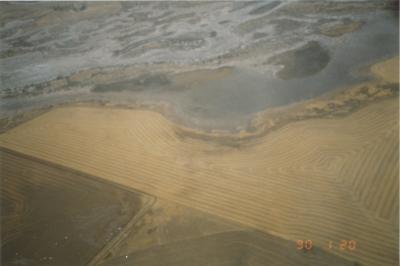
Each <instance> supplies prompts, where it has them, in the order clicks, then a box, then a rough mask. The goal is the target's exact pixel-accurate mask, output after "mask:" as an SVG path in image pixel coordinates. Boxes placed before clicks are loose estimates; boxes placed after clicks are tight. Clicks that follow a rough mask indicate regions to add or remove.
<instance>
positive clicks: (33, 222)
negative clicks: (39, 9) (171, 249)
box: [0, 149, 151, 265]
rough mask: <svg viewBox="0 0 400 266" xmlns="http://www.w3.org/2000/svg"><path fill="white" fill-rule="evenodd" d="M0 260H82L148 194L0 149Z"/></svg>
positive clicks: (65, 262) (39, 262)
mask: <svg viewBox="0 0 400 266" xmlns="http://www.w3.org/2000/svg"><path fill="white" fill-rule="evenodd" d="M0 157H1V184H2V185H1V204H2V209H1V225H2V226H1V236H2V243H1V244H2V245H1V257H2V261H1V262H2V265H84V264H87V263H89V262H90V261H91V260H92V259H93V258H94V257H95V255H96V254H97V253H98V252H99V251H101V249H103V247H104V246H106V244H107V243H108V242H109V241H110V240H112V239H114V238H115V237H116V236H118V234H120V231H121V230H122V229H123V228H124V227H125V225H126V224H128V222H129V221H130V220H131V219H132V218H133V217H134V216H135V215H136V214H138V213H140V210H141V209H142V208H146V205H147V204H149V202H150V199H151V197H149V196H146V195H144V194H142V193H137V192H131V191H127V190H125V189H121V188H120V187H118V186H116V185H114V184H110V183H109V182H105V181H104V180H101V179H93V177H89V176H88V175H86V174H82V173H79V172H77V171H73V170H71V169H67V168H65V167H60V166H58V165H54V164H53V163H49V162H46V161H42V160H40V159H36V158H32V157H30V156H26V155H22V154H18V153H16V152H13V151H9V150H6V149H1V150H0Z"/></svg>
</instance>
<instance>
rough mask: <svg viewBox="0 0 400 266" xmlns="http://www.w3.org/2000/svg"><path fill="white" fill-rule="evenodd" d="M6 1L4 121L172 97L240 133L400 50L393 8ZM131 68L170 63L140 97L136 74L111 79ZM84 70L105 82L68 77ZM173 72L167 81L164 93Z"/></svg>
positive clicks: (1, 31)
mask: <svg viewBox="0 0 400 266" xmlns="http://www.w3.org/2000/svg"><path fill="white" fill-rule="evenodd" d="M1 6H2V10H3V11H1V17H0V22H1V24H0V25H1V28H0V36H1V38H0V67H1V69H0V70H1V76H0V79H1V86H0V96H1V97H2V98H3V99H2V102H1V103H0V110H1V112H2V113H3V116H9V115H12V114H13V113H14V112H16V111H21V110H32V109H37V108H43V107H46V106H49V105H57V104H60V103H66V102H76V101H78V102H79V101H89V100H94V101H100V100H101V101H106V102H112V103H118V104H129V103H133V102H146V103H158V102H166V103H168V104H171V105H172V107H173V108H174V109H175V110H176V113H177V114H178V115H179V116H180V117H181V118H182V119H184V120H187V121H189V122H190V123H191V124H194V125H197V126H203V127H208V128H213V127H235V126H237V125H239V124H243V123H244V121H246V120H247V119H248V117H249V115H252V114H254V113H255V112H258V111H261V110H264V109H265V108H268V107H273V106H279V105H283V104H288V103H292V102H294V101H298V100H303V99H307V98H310V97H315V96H318V95H321V94H322V93H324V92H326V91H328V90H330V89H333V88H337V87H341V86H344V85H347V84H351V83H354V82H359V81H360V80H362V79H365V78H366V77H362V76H360V75H354V73H353V72H354V70H357V68H359V67H363V66H367V65H368V64H370V63H372V62H374V61H377V60H380V59H382V58H385V57H390V56H393V55H394V54H396V53H397V49H398V26H397V21H396V18H395V16H394V15H393V14H392V11H390V10H388V9H389V8H388V7H390V5H389V4H387V3H386V2H385V1H380V2H377V1H360V2H354V1H353V2H342V1H333V2H332V1H326V2H323V1H314V2H312V1H267V2H215V3H212V2H206V3H205V2H114V3H111V2H108V3H79V2H76V3H74V4H72V3H2V4H1ZM132 66H133V67H137V68H142V69H145V70H144V71H145V72H146V71H147V72H148V73H150V74H151V73H152V72H154V71H155V70H154V69H157V67H159V66H165V67H164V68H163V69H162V70H157V71H156V72H157V73H156V75H155V79H156V82H154V80H152V81H149V82H147V81H146V80H144V81H143V82H144V83H145V84H147V83H148V86H147V87H146V88H144V89H141V90H140V91H138V90H137V89H135V88H136V87H137V86H138V85H140V82H142V81H141V80H142V79H137V77H136V76H134V74H135V73H136V72H135V71H133V72H132V71H131V72H128V73H127V74H125V75H119V76H118V75H117V74H114V73H118V71H119V70H121V71H122V70H123V69H125V68H126V67H132ZM222 66H228V67H232V68H233V69H234V71H232V72H231V73H232V74H231V75H227V76H226V77H225V78H224V79H222V80H220V79H219V80H217V81H215V80H211V81H209V80H207V76H204V75H200V76H195V77H194V78H193V79H192V80H191V82H189V83H188V84H187V85H186V86H185V89H184V90H180V91H176V90H171V87H173V85H175V84H174V83H173V82H169V81H168V79H171V80H173V79H174V78H173V77H172V76H171V73H178V72H183V71H185V70H188V69H190V70H193V69H215V68H219V67H222ZM282 68H283V69H282ZM88 69H89V70H93V71H94V74H93V73H92V76H97V77H98V76H106V75H107V74H109V77H107V78H103V81H100V82H98V81H93V80H94V78H90V79H87V80H86V82H81V80H77V81H75V82H73V83H71V82H69V81H70V80H68V77H70V75H71V74H74V73H75V74H76V73H79V72H80V71H82V70H88ZM121 71H120V72H121ZM110 73H112V74H110ZM165 75H167V76H166V79H167V81H168V82H169V83H168V82H167V83H168V85H169V86H164V87H163V86H159V84H158V83H157V78H159V77H160V76H161V77H162V76H165ZM168 75H169V76H168ZM132 76H133V77H132ZM65 77H67V78H66V79H65V80H63V79H64V78H65ZM151 77H152V76H151ZM133 78H135V79H136V80H139V81H138V82H136V83H135V81H134V82H132V84H131V87H132V88H133V89H132V90H126V89H123V90H122V89H121V88H118V87H110V86H111V85H113V84H114V85H115V84H117V83H118V82H120V81H123V82H125V85H124V86H125V87H129V81H131V80H132V79H133ZM57 79H59V80H60V81H59V82H58V83H60V84H62V85H59V84H58V83H57ZM88 80H89V81H88ZM90 80H92V81H90ZM198 80H203V81H204V80H205V81H206V82H202V83H201V85H198V84H197V83H198V82H197V81H198ZM49 81H53V83H52V85H51V86H49V85H48V83H47V82H49ZM54 81H56V82H54ZM63 82H64V83H65V84H64V83H63ZM102 83H104V84H105V86H108V85H110V86H109V89H107V90H106V91H107V93H103V92H101V91H100V92H99V91H98V90H97V91H96V88H98V86H99V85H101V84H102ZM54 84H56V85H54ZM57 84H58V85H57ZM126 84H127V85H126ZM50 87H51V88H50ZM159 87H161V89H160V88H159ZM154 88H156V89H154ZM157 88H158V90H157ZM66 90H67V91H66ZM113 90H114V91H113Z"/></svg>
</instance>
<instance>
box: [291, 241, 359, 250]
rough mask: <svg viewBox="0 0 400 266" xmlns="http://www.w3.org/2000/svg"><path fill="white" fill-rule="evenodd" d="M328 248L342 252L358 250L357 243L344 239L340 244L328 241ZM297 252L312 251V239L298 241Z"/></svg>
mask: <svg viewBox="0 0 400 266" xmlns="http://www.w3.org/2000/svg"><path fill="white" fill-rule="evenodd" d="M327 247H328V248H329V249H339V250H340V251H354V250H356V248H357V241H356V240H353V239H348V240H345V239H342V240H340V241H338V242H335V241H328V242H327ZM296 248H297V250H303V251H310V250H312V249H313V242H312V240H310V239H307V240H302V239H300V240H297V241H296Z"/></svg>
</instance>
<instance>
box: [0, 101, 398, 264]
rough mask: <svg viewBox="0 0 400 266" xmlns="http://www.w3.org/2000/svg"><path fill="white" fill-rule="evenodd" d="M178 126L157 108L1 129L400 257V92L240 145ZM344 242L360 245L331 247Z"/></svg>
mask: <svg viewBox="0 0 400 266" xmlns="http://www.w3.org/2000/svg"><path fill="white" fill-rule="evenodd" d="M176 130H177V125H175V124H173V123H171V122H169V121H168V120H167V119H165V118H164V117H163V116H162V115H160V114H158V113H155V112H152V111H143V110H124V109H116V108H114V109H110V108H109V109H107V108H93V107H65V108H58V109H55V110H53V111H50V112H48V113H46V114H44V115H42V116H40V117H38V118H36V119H34V120H31V121H29V122H27V123H25V124H22V125H21V126H19V127H17V128H15V129H14V130H11V131H9V132H8V133H5V134H3V135H2V136H1V146H3V147H7V148H9V149H13V150H16V151H18V152H22V153H24V154H29V155H31V156H35V157H37V158H41V159H44V160H49V161H51V162H54V163H57V164H61V165H64V166H67V167H71V168H73V169H78V170H80V171H83V172H86V173H89V174H91V175H95V176H99V177H101V178H104V179H106V180H110V181H112V182H116V183H119V184H122V185H124V186H127V187H131V188H134V189H138V190H141V191H144V192H147V193H149V194H152V195H155V196H156V197H160V198H163V199H168V200H170V201H172V202H176V203H179V204H183V205H187V206H190V207H193V208H195V209H199V210H202V211H205V212H208V213H210V214H213V215H217V216H222V217H225V218H227V219H230V220H233V221H236V222H239V223H242V224H244V225H248V226H251V227H253V228H257V229H259V230H261V231H264V232H268V233H271V234H273V235H276V236H280V237H282V238H284V239H288V240H292V241H296V240H297V239H312V241H313V242H314V243H315V246H317V247H319V248H321V249H325V250H328V251H330V252H332V253H334V254H336V255H338V256H341V257H344V258H346V259H349V260H352V261H353V260H356V261H359V262H361V263H362V264H363V265H393V263H397V261H398V239H397V236H398V189H397V188H398V170H397V169H398V157H397V156H398V154H397V147H398V101H397V99H396V98H395V97H394V98H389V99H386V100H381V101H378V102H375V103H371V104H368V105H367V106H366V107H364V108H361V109H360V110H358V111H356V112H354V113H352V114H350V115H348V116H346V117H341V118H325V119H324V118H321V119H310V120H304V121H299V122H293V123H290V124H288V125H286V126H284V127H282V128H281V129H278V130H276V131H273V132H271V133H269V134H267V135H266V136H264V137H260V138H256V139H253V140H249V141H248V142H247V143H246V145H240V146H239V147H231V146H225V145H223V143H222V144H219V143H218V142H208V141H204V140H201V139H193V138H190V137H187V138H184V137H182V136H181V134H180V135H178V134H176ZM61 151H62V152H61ZM382 169H386V170H385V171H380V170H382ZM378 173H379V175H378ZM378 178H379V179H378ZM382 195H384V196H382ZM342 239H347V240H356V241H357V245H358V247H359V248H357V250H354V251H350V250H345V251H342V250H339V248H338V244H336V246H334V247H333V248H331V249H328V242H329V241H333V242H335V243H338V241H340V240H342ZM376 243H379V245H377V244H376Z"/></svg>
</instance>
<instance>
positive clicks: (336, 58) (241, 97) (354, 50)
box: [0, 6, 399, 129]
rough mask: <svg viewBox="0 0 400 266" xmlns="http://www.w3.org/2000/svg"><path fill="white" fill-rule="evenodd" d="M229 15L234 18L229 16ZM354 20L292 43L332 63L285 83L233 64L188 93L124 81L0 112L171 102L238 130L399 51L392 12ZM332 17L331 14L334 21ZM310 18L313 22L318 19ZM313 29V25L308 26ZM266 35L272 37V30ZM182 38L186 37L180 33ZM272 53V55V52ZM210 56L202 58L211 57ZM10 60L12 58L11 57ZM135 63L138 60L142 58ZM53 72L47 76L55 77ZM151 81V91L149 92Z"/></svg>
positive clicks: (182, 114) (192, 119)
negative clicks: (340, 30)
mask: <svg viewBox="0 0 400 266" xmlns="http://www.w3.org/2000/svg"><path fill="white" fill-rule="evenodd" d="M224 8H225V7H224V6H222V8H221V10H220V12H221V13H223V12H226V8H225V9H224ZM254 8H255V7H250V8H248V10H244V11H243V9H241V10H242V11H240V12H247V13H246V14H247V16H251V15H248V13H249V12H250V10H253V9H254ZM235 12H239V11H235ZM239 15H240V14H236V15H235V16H239ZM231 16H232V15H230V16H229V17H228V18H230V17H231ZM235 16H234V17H235ZM349 16H350V15H349ZM350 17H352V18H353V19H355V20H357V19H360V20H362V21H365V24H364V25H363V26H362V27H361V29H360V30H358V31H356V32H353V33H349V34H345V35H344V36H341V37H339V38H330V37H325V36H323V35H319V34H311V33H308V34H307V35H304V36H303V40H297V39H296V40H297V42H296V43H294V44H293V45H292V46H293V47H292V49H296V48H297V47H300V46H301V45H304V44H306V43H307V42H310V41H314V42H318V43H319V44H320V45H321V47H323V49H326V50H327V51H328V52H329V58H330V61H329V62H328V64H327V65H326V66H324V67H323V68H322V69H321V70H320V71H317V73H315V74H313V75H309V76H305V77H302V78H293V79H285V80H282V79H280V78H278V77H276V75H274V74H273V72H272V71H265V69H262V71H259V70H258V69H257V68H256V67H253V66H251V65H246V64H238V65H234V66H233V67H234V70H233V71H232V73H231V74H230V75H227V76H226V77H225V78H223V79H216V80H207V78H205V79H204V77H202V79H203V80H202V82H201V83H199V84H196V83H193V84H188V85H187V86H186V87H185V88H184V89H180V90H176V89H175V88H174V83H173V82H172V83H170V82H169V81H165V82H164V77H163V80H162V81H163V82H157V84H156V85H157V88H154V82H153V81H152V80H150V79H149V81H148V82H144V84H143V87H141V88H140V89H133V90H127V89H126V88H129V84H126V82H124V81H122V83H121V84H119V85H118V84H116V85H115V86H120V87H116V88H115V90H112V89H111V90H109V89H108V88H106V87H99V88H102V89H101V90H98V91H102V92H93V91H90V89H82V90H73V91H68V92H55V93H49V94H45V95H42V96H34V97H20V98H10V99H2V100H1V102H0V111H1V112H2V113H3V114H5V115H8V114H12V113H13V112H16V111H25V110H26V111H28V110H31V109H34V108H41V107H46V106H50V105H58V104H62V103H68V102H82V101H92V100H93V101H97V100H104V101H108V102H111V103H115V104H132V103H134V102H147V103H159V102H167V103H170V104H171V105H172V106H173V107H174V109H175V110H176V115H177V117H178V118H179V119H182V120H183V121H184V122H185V123H187V124H189V125H191V126H197V127H201V128H206V129H211V128H214V129H216V128H218V129H234V128H237V127H238V126H243V125H245V124H246V123H247V122H248V121H249V118H250V117H251V115H252V114H254V113H256V112H259V111H262V110H265V109H266V108H270V107H276V106H282V105H286V104H290V103H293V102H296V101H301V100H305V99H309V98H312V97H316V96H319V95H321V94H323V93H325V92H328V91H330V90H332V89H335V88H338V87H342V86H347V85H351V84H355V83H357V82H360V81H364V80H366V79H368V78H369V77H367V76H361V75H356V74H354V73H355V71H356V70H357V69H359V68H360V67H363V66H367V65H369V64H371V63H373V62H376V61H379V60H381V59H384V58H388V57H391V56H393V55H395V54H397V53H398V37H399V36H398V25H397V20H396V18H395V17H394V16H393V15H392V14H391V13H389V12H386V11H378V12H363V13H359V14H356V15H355V14H352V15H351V16H350ZM331 18H332V16H331V17H330V19H331ZM307 19H309V20H310V19H311V20H313V21H314V18H307ZM219 20H221V18H219ZM214 22H215V21H214ZM214 22H213V23H214ZM313 23H314V22H313ZM211 24H212V23H211ZM309 27H311V26H310V25H309ZM312 27H314V26H312ZM312 27H311V28H312ZM296 30H297V29H295V31H296ZM303 30H305V31H304V34H305V32H306V31H307V27H306V29H303ZM300 32H301V31H300ZM216 34H217V36H218V34H222V33H220V32H218V33H216ZM268 34H271V32H269V33H268ZM268 34H266V35H265V36H267V37H266V38H265V39H264V40H263V41H264V42H266V43H268V40H271V42H274V40H275V39H276V38H278V37H279V36H278V35H277V36H275V37H274V36H272V37H271V36H270V35H268ZM275 34H276V33H275ZM290 34H292V33H289V35H290ZM293 34H294V31H293ZM178 35H179V34H178ZM179 36H182V34H180V35H179ZM114 37H115V36H114ZM209 37H210V36H209ZM214 37H215V36H214ZM214 37H212V38H214ZM231 37H232V36H231ZM246 38H247V37H245V38H244V39H243V40H246ZM274 38H275V39H274ZM296 38H297V37H296ZM243 40H242V41H243ZM282 40H284V41H285V42H290V41H291V39H290V38H288V37H287V35H282ZM282 40H281V41H282ZM219 42H220V43H221V42H222V41H221V40H220V41H219ZM217 44H218V41H216V44H215V45H217ZM289 47H290V45H289ZM169 49H174V47H169ZM193 49H194V51H196V53H200V52H201V50H202V48H193ZM217 50H218V49H217ZM72 51H73V49H72ZM183 53H186V54H187V57H188V58H190V56H191V52H190V51H185V52H179V53H177V54H176V55H177V56H178V57H182V58H185V55H184V54H183ZM209 53H211V52H208V54H209ZM272 53H273V50H272V51H271V54H272ZM164 54H165V55H168V52H166V51H165V52H164ZM206 54H207V52H206ZM206 54H203V55H202V56H204V58H207V56H206ZM76 56H77V55H76V54H73V53H71V54H69V55H68V56H67V57H62V58H58V59H57V60H59V62H58V63H55V62H54V61H50V62H47V63H46V64H45V65H41V64H40V60H39V61H38V62H36V63H34V62H33V61H32V62H27V63H28V64H27V68H23V69H21V70H18V69H17V70H16V72H12V71H13V70H12V69H11V70H10V71H11V72H10V73H9V75H12V73H14V74H15V73H18V75H22V76H21V77H22V78H21V81H23V80H25V81H28V80H31V76H34V75H35V73H36V74H37V71H39V72H41V73H47V72H46V71H47V70H46V69H47V68H48V67H51V66H52V68H53V70H55V71H58V70H57V69H59V68H60V69H62V66H63V65H66V66H67V65H68V66H72V65H69V63H73V64H74V67H75V68H78V69H79V64H78V65H76V63H75V62H74V60H78V58H77V57H76ZM87 56H89V57H88V59H89V63H90V62H91V61H90V53H89V55H87ZM160 56H161V55H160ZM106 58H107V56H106ZM152 58H153V59H154V58H158V59H160V58H159V57H157V56H156V55H155V54H153V56H150V57H149V58H148V59H149V60H152ZM204 58H203V59H204ZM139 59H140V56H139V57H138V60H139ZM6 60H13V58H11V59H6ZM21 60H25V57H22V58H21ZM54 60H56V59H54ZM63 60H66V61H63ZM99 60H101V59H99ZM116 60H117V59H116ZM118 60H119V59H118ZM118 60H117V61H118ZM310 60H311V58H310ZM314 60H315V58H314ZM78 61H79V60H78ZM3 62H4V60H3ZM118 62H119V61H118ZM137 62H140V60H139V61H137ZM22 63H24V62H22ZM53 63H54V64H53ZM92 63H93V62H92ZM297 63H298V64H299V65H298V66H296V67H297V68H299V67H301V66H302V64H307V57H303V58H302V59H301V61H300V63H299V62H297ZM311 63H313V62H310V64H311ZM15 64H16V65H15ZM15 64H14V66H15V67H17V66H18V64H21V62H18V61H16V63H15ZM52 64H53V65H52ZM96 65H97V66H101V65H102V63H101V62H100V61H96V62H94V65H93V66H96ZM221 65H224V61H222V63H221ZM29 66H32V70H34V71H32V73H31V72H29V71H27V70H29V69H30V68H29ZM41 66H43V67H44V69H40V67H41ZM321 66H322V64H321ZM206 67H207V65H205V68H206ZM267 69H270V70H271V69H274V67H270V68H267ZM53 70H52V71H50V72H49V73H53V72H54V71H53ZM24 71H25V72H26V73H25V72H24ZM21 73H22V74H21ZM3 74H4V73H3ZM5 74H7V73H5ZM18 75H16V76H13V77H11V78H10V79H8V82H10V83H12V82H14V81H15V80H16V79H18ZM3 77H4V76H3ZM42 77H43V76H42ZM13 80H14V81H13ZM32 80H35V77H32ZM4 81H5V79H3V82H4ZM6 81H7V79H6ZM147 83H149V84H150V85H151V86H152V87H151V88H150V87H148V88H147V89H146V84H147ZM164 83H165V84H164ZM138 84H139V83H138V81H137V80H134V82H133V83H132V85H135V86H138ZM121 86H122V87H121Z"/></svg>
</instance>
